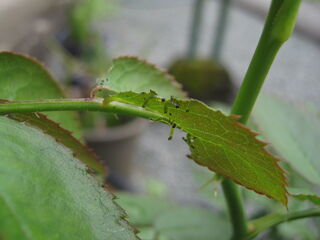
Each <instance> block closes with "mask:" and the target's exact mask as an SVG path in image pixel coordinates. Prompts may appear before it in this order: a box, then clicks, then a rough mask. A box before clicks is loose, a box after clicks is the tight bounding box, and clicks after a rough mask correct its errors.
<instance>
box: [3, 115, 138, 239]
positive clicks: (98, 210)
mask: <svg viewBox="0 0 320 240" xmlns="http://www.w3.org/2000/svg"><path fill="white" fill-rule="evenodd" d="M0 136H1V137H0V236H1V237H2V238H3V239H6V240H17V239H32V240H36V239H39V240H42V239H48V240H53V239H97V240H99V239H101V240H105V239H117V240H132V239H137V238H136V237H135V234H134V232H133V229H132V228H131V227H130V226H129V225H128V223H127V222H126V220H125V217H126V215H125V213H124V212H123V210H122V209H121V208H120V207H119V206H118V205H116V204H115V203H114V201H113V199H114V197H113V195H112V194H110V193H108V192H107V191H105V190H104V189H103V188H102V187H101V186H99V185H98V183H97V182H96V181H95V180H94V179H93V178H92V177H90V176H89V175H88V174H87V169H86V168H85V166H84V165H83V164H81V163H80V162H79V160H77V159H76V158H75V157H74V156H73V154H72V152H71V151H70V150H69V149H67V148H66V147H64V146H63V145H61V144H59V143H57V142H56V140H55V139H54V138H53V137H51V136H49V135H46V134H44V133H43V132H42V131H41V130H39V129H38V128H35V127H30V126H28V124H26V123H24V122H18V121H15V120H12V119H9V118H7V117H0Z"/></svg>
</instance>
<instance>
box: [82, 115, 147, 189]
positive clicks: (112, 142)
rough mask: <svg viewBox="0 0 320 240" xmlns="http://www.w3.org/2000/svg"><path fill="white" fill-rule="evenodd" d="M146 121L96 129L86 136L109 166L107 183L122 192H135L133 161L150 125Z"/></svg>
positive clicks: (88, 142) (91, 145)
mask: <svg viewBox="0 0 320 240" xmlns="http://www.w3.org/2000/svg"><path fill="white" fill-rule="evenodd" d="M148 123H149V122H148V121H147V120H145V119H140V118H137V119H134V120H132V121H130V122H128V123H126V124H124V125H121V126H118V127H112V128H102V129H99V128H96V129H94V130H92V131H90V132H87V133H86V134H85V138H86V141H87V144H88V145H89V147H91V148H92V149H93V150H94V151H95V153H96V154H97V155H98V157H99V158H100V159H101V160H102V161H103V162H104V163H105V164H106V165H107V166H108V168H109V175H108V179H107V181H108V182H109V183H110V184H111V185H112V186H113V187H115V188H118V189H120V190H129V191H134V189H133V188H132V186H131V184H130V179H131V178H130V177H131V174H132V168H131V164H132V159H133V156H134V154H135V149H136V146H137V143H138V139H139V135H140V134H141V132H142V131H143V130H144V128H145V127H146V126H147V125H148Z"/></svg>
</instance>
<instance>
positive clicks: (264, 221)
mask: <svg viewBox="0 0 320 240" xmlns="http://www.w3.org/2000/svg"><path fill="white" fill-rule="evenodd" d="M310 217H320V208H315V209H308V210H304V211H297V212H292V213H288V214H281V213H274V214H270V215H268V216H264V217H261V218H259V219H256V220H253V221H252V222H251V223H250V224H249V229H250V231H249V233H248V235H247V236H246V237H245V238H244V239H245V240H250V239H253V238H254V237H256V236H257V235H258V234H259V233H261V232H262V231H264V230H266V229H268V228H271V227H275V226H277V225H279V224H281V223H284V222H289V221H294V220H297V219H302V218H310Z"/></svg>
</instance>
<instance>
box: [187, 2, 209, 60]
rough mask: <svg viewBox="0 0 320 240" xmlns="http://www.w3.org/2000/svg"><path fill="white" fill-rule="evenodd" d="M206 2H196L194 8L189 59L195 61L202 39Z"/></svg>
mask: <svg viewBox="0 0 320 240" xmlns="http://www.w3.org/2000/svg"><path fill="white" fill-rule="evenodd" d="M204 1H205V0H194V6H193V8H192V20H191V21H192V22H191V30H190V36H189V46H188V58H189V59H194V58H195V57H196V53H197V47H198V42H199V37H200V30H201V23H202V13H203V6H204Z"/></svg>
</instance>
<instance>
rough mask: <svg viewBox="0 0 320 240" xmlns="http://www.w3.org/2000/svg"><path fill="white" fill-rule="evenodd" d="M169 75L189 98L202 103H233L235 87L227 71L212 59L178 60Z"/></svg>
mask: <svg viewBox="0 0 320 240" xmlns="http://www.w3.org/2000/svg"><path fill="white" fill-rule="evenodd" d="M169 73H170V74H172V75H173V76H174V77H175V79H176V80H177V81H178V82H180V83H181V84H182V86H183V89H184V90H185V91H187V92H188V94H189V96H190V97H192V98H196V99H199V100H202V101H219V102H226V103H230V102H232V98H233V95H234V86H233V83H232V81H231V78H230V75H229V73H228V72H227V70H226V69H225V68H224V67H223V66H222V65H221V64H219V63H217V62H214V61H212V60H210V59H178V60H177V61H175V62H174V63H173V64H172V65H171V66H170V67H169Z"/></svg>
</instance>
